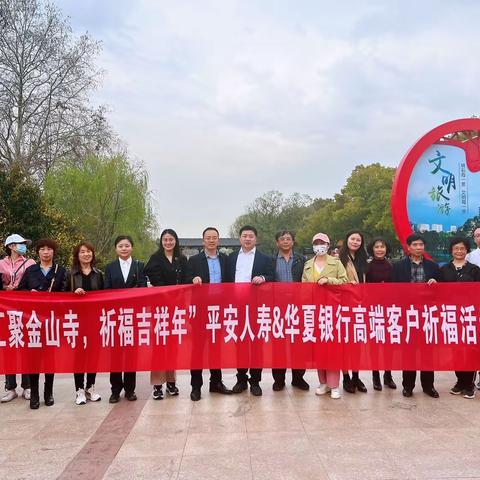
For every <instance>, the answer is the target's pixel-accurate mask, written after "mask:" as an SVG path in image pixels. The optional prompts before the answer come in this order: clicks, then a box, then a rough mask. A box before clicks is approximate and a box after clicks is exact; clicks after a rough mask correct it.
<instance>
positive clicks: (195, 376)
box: [190, 368, 222, 388]
mask: <svg viewBox="0 0 480 480" xmlns="http://www.w3.org/2000/svg"><path fill="white" fill-rule="evenodd" d="M190 375H191V377H192V378H191V379H190V385H191V386H192V388H201V387H202V385H203V375H202V370H190ZM221 382H222V371H221V370H220V369H218V368H215V369H212V370H210V383H213V384H216V383H221Z"/></svg>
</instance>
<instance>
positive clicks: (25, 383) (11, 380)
mask: <svg viewBox="0 0 480 480" xmlns="http://www.w3.org/2000/svg"><path fill="white" fill-rule="evenodd" d="M16 388H17V376H16V375H15V374H13V375H5V390H15V389H16ZM22 388H23V389H24V390H25V389H26V388H30V376H29V375H26V374H22Z"/></svg>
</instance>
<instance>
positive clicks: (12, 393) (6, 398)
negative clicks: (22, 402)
mask: <svg viewBox="0 0 480 480" xmlns="http://www.w3.org/2000/svg"><path fill="white" fill-rule="evenodd" d="M17 397H18V395H17V391H16V390H15V389H14V390H6V391H5V395H3V397H2V398H1V400H0V402H2V403H7V402H11V401H12V400H13V399H14V398H17Z"/></svg>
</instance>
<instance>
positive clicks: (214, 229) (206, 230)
mask: <svg viewBox="0 0 480 480" xmlns="http://www.w3.org/2000/svg"><path fill="white" fill-rule="evenodd" d="M209 230H213V231H215V232H217V235H218V236H219V237H220V232H219V231H218V230H217V229H216V228H215V227H207V228H206V229H205V230H204V231H203V232H202V238H203V237H204V236H205V233H206V232H208V231H209Z"/></svg>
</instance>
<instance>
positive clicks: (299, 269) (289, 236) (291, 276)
mask: <svg viewBox="0 0 480 480" xmlns="http://www.w3.org/2000/svg"><path fill="white" fill-rule="evenodd" d="M275 241H276V242H277V248H278V252H277V254H276V255H275V257H274V259H273V261H274V268H275V281H276V282H301V281H302V274H303V265H304V264H305V257H304V256H303V255H300V254H299V253H297V252H295V251H294V250H293V246H294V244H295V234H294V233H293V232H292V231H290V230H280V231H279V232H277V233H276V235H275ZM286 373H287V369H286V368H272V375H273V380H274V382H273V390H274V391H276V392H278V391H280V390H283V389H284V388H285V376H286ZM304 375H305V370H303V369H292V386H294V387H297V388H299V389H300V390H308V389H309V388H310V385H309V384H308V383H307V382H306V381H305V380H304V378H303V376H304Z"/></svg>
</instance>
